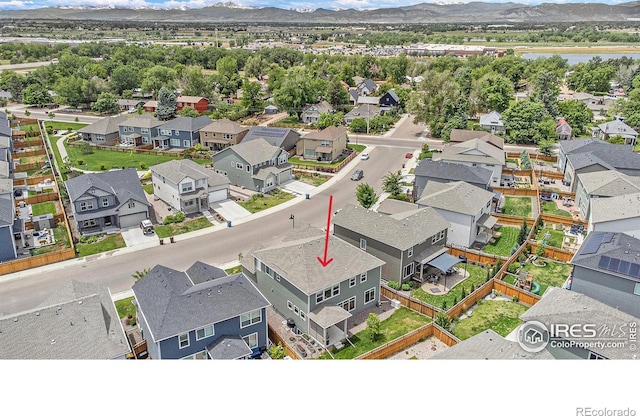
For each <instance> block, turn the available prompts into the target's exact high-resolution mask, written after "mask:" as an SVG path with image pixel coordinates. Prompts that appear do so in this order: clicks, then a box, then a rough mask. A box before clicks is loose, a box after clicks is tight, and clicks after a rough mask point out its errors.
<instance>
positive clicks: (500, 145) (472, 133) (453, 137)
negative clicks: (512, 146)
mask: <svg viewBox="0 0 640 416" xmlns="http://www.w3.org/2000/svg"><path fill="white" fill-rule="evenodd" d="M474 139H478V140H480V141H483V142H485V143H489V144H490V145H492V146H493V147H495V148H497V149H500V150H504V139H503V138H502V137H500V136H496V135H495V134H493V133H487V132H486V131H477V130H462V129H452V130H451V134H450V138H449V143H451V144H457V143H463V142H468V141H470V140H474Z"/></svg>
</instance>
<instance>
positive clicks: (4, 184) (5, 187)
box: [0, 179, 13, 195]
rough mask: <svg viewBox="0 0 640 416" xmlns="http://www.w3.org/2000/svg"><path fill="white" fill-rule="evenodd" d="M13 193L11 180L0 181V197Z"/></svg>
mask: <svg viewBox="0 0 640 416" xmlns="http://www.w3.org/2000/svg"><path fill="white" fill-rule="evenodd" d="M11 192H13V180H12V179H0V195H2V194H7V193H11Z"/></svg>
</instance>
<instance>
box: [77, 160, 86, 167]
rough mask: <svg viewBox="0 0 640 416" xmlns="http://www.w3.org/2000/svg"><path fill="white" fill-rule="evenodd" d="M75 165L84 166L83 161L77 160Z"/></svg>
mask: <svg viewBox="0 0 640 416" xmlns="http://www.w3.org/2000/svg"><path fill="white" fill-rule="evenodd" d="M76 165H78V166H82V165H84V159H78V160H76Z"/></svg>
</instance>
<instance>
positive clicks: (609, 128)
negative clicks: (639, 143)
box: [598, 119, 638, 137]
mask: <svg viewBox="0 0 640 416" xmlns="http://www.w3.org/2000/svg"><path fill="white" fill-rule="evenodd" d="M598 128H599V129H600V131H602V132H603V133H605V134H607V135H609V136H618V135H620V136H622V137H637V136H638V132H636V131H635V130H634V129H632V128H631V127H629V126H628V125H627V124H626V123H624V122H623V121H622V120H619V119H615V120H612V121H609V122H607V123H602V124H598Z"/></svg>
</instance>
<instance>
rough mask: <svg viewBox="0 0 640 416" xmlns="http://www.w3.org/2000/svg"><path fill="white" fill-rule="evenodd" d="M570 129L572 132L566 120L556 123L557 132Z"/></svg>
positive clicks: (561, 119)
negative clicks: (561, 129) (560, 129)
mask: <svg viewBox="0 0 640 416" xmlns="http://www.w3.org/2000/svg"><path fill="white" fill-rule="evenodd" d="M563 127H564V128H568V129H569V130H571V125H570V124H569V123H567V120H565V119H564V118H562V117H561V118H560V119H559V120H558V122H557V123H556V130H558V129H559V128H563Z"/></svg>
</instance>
